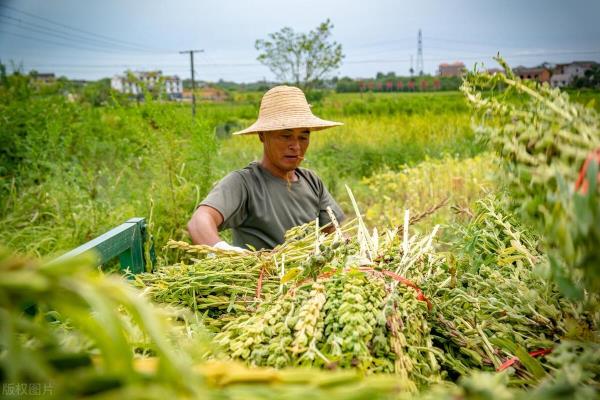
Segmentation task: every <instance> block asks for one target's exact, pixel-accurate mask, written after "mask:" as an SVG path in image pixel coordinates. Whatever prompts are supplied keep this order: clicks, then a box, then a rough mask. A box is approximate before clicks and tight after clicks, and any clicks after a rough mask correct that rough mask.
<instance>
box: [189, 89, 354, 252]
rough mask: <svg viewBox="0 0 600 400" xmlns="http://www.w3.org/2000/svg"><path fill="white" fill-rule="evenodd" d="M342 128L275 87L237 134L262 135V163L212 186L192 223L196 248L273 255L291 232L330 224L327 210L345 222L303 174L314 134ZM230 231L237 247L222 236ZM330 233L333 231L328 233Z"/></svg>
mask: <svg viewBox="0 0 600 400" xmlns="http://www.w3.org/2000/svg"><path fill="white" fill-rule="evenodd" d="M339 125H342V124H341V123H339V122H333V121H325V120H322V119H320V118H317V117H315V116H314V115H313V114H312V112H311V110H310V105H309V104H308V103H307V101H306V97H304V93H302V91H301V90H300V89H298V88H296V87H291V86H276V87H274V88H272V89H271V90H269V91H268V92H267V93H265V95H264V96H263V98H262V101H261V103H260V111H259V113H258V120H257V121H256V122H255V123H254V124H252V125H251V126H250V127H249V128H247V129H244V130H242V131H239V132H235V133H234V135H247V134H258V137H259V139H260V141H261V142H262V144H263V156H262V160H261V161H258V162H256V161H255V162H251V163H250V164H249V165H248V166H247V167H245V168H243V169H241V170H238V171H234V172H231V173H230V174H229V175H227V176H226V177H225V178H223V179H222V180H221V181H220V182H218V183H217V184H216V185H215V186H214V188H213V189H212V191H211V192H210V193H209V194H208V196H207V197H206V198H205V199H204V200H203V201H202V202H201V203H200V205H199V207H198V208H197V209H196V212H194V214H193V215H192V218H191V219H190V221H189V223H188V226H187V227H188V231H189V233H190V235H191V237H192V241H193V243H195V244H206V245H209V246H212V247H215V248H218V249H221V250H234V251H244V250H245V249H248V248H249V247H248V245H250V246H252V247H253V248H255V249H257V250H259V249H272V248H274V247H275V246H276V245H278V244H280V243H283V240H284V234H285V232H286V231H287V230H288V229H290V228H293V227H295V226H298V225H302V224H304V223H306V222H310V221H314V220H315V219H316V218H318V219H319V226H323V225H325V224H327V223H329V222H330V218H329V214H328V213H327V208H328V207H330V208H331V210H332V211H333V214H334V215H335V217H336V219H337V220H338V221H340V222H341V221H342V220H343V219H344V214H343V212H342V210H341V209H340V206H339V205H338V204H337V203H336V202H335V200H334V199H333V197H331V195H330V194H329V192H328V191H327V189H326V188H325V185H323V182H322V181H321V179H320V178H319V177H318V176H317V175H316V174H315V173H314V172H312V171H310V170H308V169H304V168H300V163H301V162H302V160H303V159H304V154H305V152H306V149H307V148H308V144H309V142H310V136H311V132H312V131H318V130H321V129H326V128H331V127H333V126H339ZM228 228H231V230H232V233H233V245H231V244H229V243H227V242H225V241H223V240H221V238H220V237H219V235H218V231H220V230H223V229H228ZM332 230H333V227H331V226H330V227H328V228H327V229H325V231H326V232H331V231H332Z"/></svg>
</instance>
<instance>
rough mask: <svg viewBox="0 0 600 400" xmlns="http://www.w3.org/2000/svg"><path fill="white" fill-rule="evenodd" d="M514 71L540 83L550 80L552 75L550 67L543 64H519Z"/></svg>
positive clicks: (522, 77)
mask: <svg viewBox="0 0 600 400" xmlns="http://www.w3.org/2000/svg"><path fill="white" fill-rule="evenodd" d="M513 73H514V74H515V75H517V76H518V77H519V78H521V79H523V80H526V79H528V80H533V81H537V82H539V83H543V82H550V77H551V76H552V73H551V72H550V69H548V68H546V67H543V66H542V67H534V68H527V67H523V66H518V67H516V68H514V69H513Z"/></svg>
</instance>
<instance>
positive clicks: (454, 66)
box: [438, 61, 467, 77]
mask: <svg viewBox="0 0 600 400" xmlns="http://www.w3.org/2000/svg"><path fill="white" fill-rule="evenodd" d="M466 70H467V69H466V68H465V64H463V63H462V62H460V61H456V62H453V63H450V64H448V63H442V64H440V65H439V67H438V73H439V75H440V76H444V77H451V76H462V75H463V74H464V73H465V71H466Z"/></svg>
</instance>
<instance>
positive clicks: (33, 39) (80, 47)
mask: <svg viewBox="0 0 600 400" xmlns="http://www.w3.org/2000/svg"><path fill="white" fill-rule="evenodd" d="M0 33H5V34H7V35H12V36H16V37H20V38H22V39H27V40H32V41H34V42H42V43H48V44H52V45H54V46H59V47H67V48H71V49H77V50H85V51H89V52H101V53H109V54H118V53H115V51H109V50H102V49H93V48H90V47H82V46H79V45H77V44H73V43H60V42H55V41H52V40H47V39H44V38H39V37H35V36H33V37H32V36H28V35H22V34H19V33H15V32H9V31H3V30H0ZM121 54H123V53H121Z"/></svg>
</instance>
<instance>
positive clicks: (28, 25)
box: [0, 14, 147, 52]
mask: <svg viewBox="0 0 600 400" xmlns="http://www.w3.org/2000/svg"><path fill="white" fill-rule="evenodd" d="M0 18H4V19H5V20H10V21H4V23H5V24H7V25H11V26H15V27H17V28H19V29H23V30H25V31H27V32H37V33H41V34H43V35H49V36H53V37H56V38H59V39H62V40H67V41H73V42H76V43H80V44H81V43H82V44H85V45H91V46H97V47H101V48H110V49H123V50H126V51H129V52H131V51H136V52H147V50H139V49H137V48H135V47H125V46H123V45H116V44H114V43H110V42H107V41H104V40H98V39H91V38H87V37H85V36H82V35H79V34H74V33H72V32H65V31H61V30H57V29H53V28H48V27H45V26H43V25H40V24H35V23H33V22H29V21H25V20H22V19H20V18H14V17H11V16H9V15H2V14H0ZM13 21H14V22H13Z"/></svg>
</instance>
